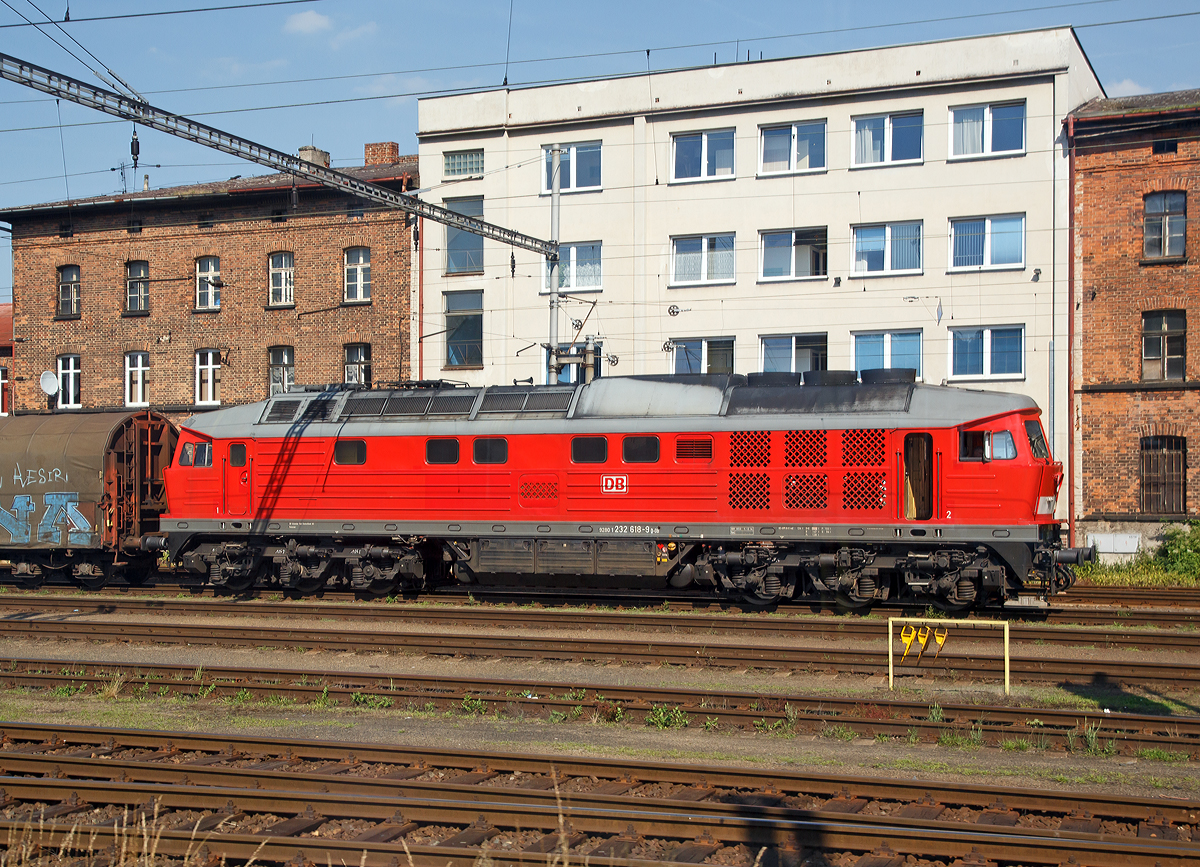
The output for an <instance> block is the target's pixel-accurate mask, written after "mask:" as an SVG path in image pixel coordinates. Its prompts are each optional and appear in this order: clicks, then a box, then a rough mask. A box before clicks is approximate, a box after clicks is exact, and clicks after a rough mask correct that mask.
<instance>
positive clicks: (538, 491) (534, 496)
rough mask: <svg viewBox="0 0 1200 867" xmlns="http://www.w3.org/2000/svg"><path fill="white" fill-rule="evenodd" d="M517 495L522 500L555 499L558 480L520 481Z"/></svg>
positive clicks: (556, 497)
mask: <svg viewBox="0 0 1200 867" xmlns="http://www.w3.org/2000/svg"><path fill="white" fill-rule="evenodd" d="M517 496H519V497H520V498H521V499H522V500H557V499H558V482H521V484H520V485H519V486H518V487H517Z"/></svg>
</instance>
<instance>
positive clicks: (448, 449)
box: [425, 439, 458, 464]
mask: <svg viewBox="0 0 1200 867" xmlns="http://www.w3.org/2000/svg"><path fill="white" fill-rule="evenodd" d="M425 463H427V464H457V463H458V440H454V439H444V440H426V441H425Z"/></svg>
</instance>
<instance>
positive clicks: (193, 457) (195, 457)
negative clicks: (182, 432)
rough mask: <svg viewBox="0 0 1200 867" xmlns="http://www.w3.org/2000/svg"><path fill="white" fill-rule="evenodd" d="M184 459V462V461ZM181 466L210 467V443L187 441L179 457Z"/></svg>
mask: <svg viewBox="0 0 1200 867" xmlns="http://www.w3.org/2000/svg"><path fill="white" fill-rule="evenodd" d="M185 461H186V463H185ZM179 465H180V466H182V467H191V466H196V467H211V466H212V443H195V444H194V445H193V444H192V443H188V444H187V445H185V446H184V447H183V455H182V457H180V459H179Z"/></svg>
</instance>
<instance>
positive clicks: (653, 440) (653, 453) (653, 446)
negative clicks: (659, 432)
mask: <svg viewBox="0 0 1200 867" xmlns="http://www.w3.org/2000/svg"><path fill="white" fill-rule="evenodd" d="M621 459H622V460H624V461H625V463H627V464H656V463H658V437H625V439H624V440H622V441H621Z"/></svg>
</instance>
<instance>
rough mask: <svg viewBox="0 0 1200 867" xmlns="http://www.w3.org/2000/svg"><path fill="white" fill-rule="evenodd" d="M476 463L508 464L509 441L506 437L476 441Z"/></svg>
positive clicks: (480, 438) (485, 438)
mask: <svg viewBox="0 0 1200 867" xmlns="http://www.w3.org/2000/svg"><path fill="white" fill-rule="evenodd" d="M475 463H477V464H505V463H508V440H506V439H505V438H504V437H478V438H477V439H476V440H475Z"/></svg>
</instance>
